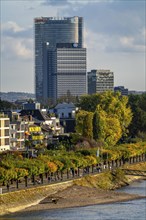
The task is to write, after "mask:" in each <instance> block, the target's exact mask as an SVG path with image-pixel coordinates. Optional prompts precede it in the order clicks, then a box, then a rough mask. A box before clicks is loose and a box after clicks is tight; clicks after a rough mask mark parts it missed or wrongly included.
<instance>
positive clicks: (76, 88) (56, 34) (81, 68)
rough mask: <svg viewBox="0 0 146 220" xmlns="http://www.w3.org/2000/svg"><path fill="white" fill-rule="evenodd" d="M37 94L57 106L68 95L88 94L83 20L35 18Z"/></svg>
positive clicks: (39, 97) (42, 99)
mask: <svg viewBox="0 0 146 220" xmlns="http://www.w3.org/2000/svg"><path fill="white" fill-rule="evenodd" d="M34 22H35V92H36V99H37V100H38V101H40V102H43V101H46V100H48V99H51V100H53V101H54V102H55V101H56V100H57V99H58V98H59V97H61V96H63V95H66V94H67V93H68V92H69V93H70V94H71V95H73V96H80V95H82V94H86V93H87V72H86V48H83V18H82V17H68V18H54V17H41V18H35V20H34Z"/></svg>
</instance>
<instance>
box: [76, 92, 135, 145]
mask: <svg viewBox="0 0 146 220" xmlns="http://www.w3.org/2000/svg"><path fill="white" fill-rule="evenodd" d="M79 106H80V107H81V109H82V110H80V112H79V115H78V114H77V117H76V123H77V130H76V131H77V132H79V133H81V134H82V135H83V131H84V129H83V127H84V126H86V127H87V125H86V123H84V118H85V115H87V112H90V113H91V112H93V114H92V117H93V125H92V126H93V134H92V135H91V134H90V137H92V136H93V137H94V138H95V140H98V139H99V140H103V141H105V143H107V144H108V145H109V144H116V143H117V141H118V140H119V139H120V138H121V137H122V136H123V137H124V136H126V135H127V133H128V129H127V128H128V126H129V124H130V122H131V120H132V112H131V109H130V107H129V106H128V98H127V97H125V96H121V94H120V93H114V92H112V91H107V92H103V93H100V94H94V95H90V96H89V95H88V96H87V95H86V96H83V97H81V101H80V103H79ZM86 122H87V121H86ZM85 133H86V132H85Z"/></svg>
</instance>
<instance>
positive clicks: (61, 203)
mask: <svg viewBox="0 0 146 220" xmlns="http://www.w3.org/2000/svg"><path fill="white" fill-rule="evenodd" d="M144 198H146V196H140V195H137V194H128V193H124V192H115V191H109V190H101V189H97V188H90V187H87V186H79V185H73V186H69V187H68V188H66V189H64V190H63V191H59V192H57V193H55V194H51V195H49V196H48V197H46V198H45V199H43V200H41V201H39V202H38V204H34V205H31V206H30V207H27V208H25V209H21V210H19V211H18V210H17V213H16V215H19V214H20V213H22V212H23V214H25V212H27V213H28V212H33V211H45V210H54V209H67V208H76V207H85V206H92V205H101V204H111V203H116V202H125V201H130V200H136V199H144ZM52 199H56V200H57V203H56V204H55V203H53V202H52ZM15 211H16V210H13V213H14V212H15ZM11 214H12V212H11V213H10V214H6V215H4V216H9V215H11ZM14 214H15V213H14ZM12 215H13V214H12Z"/></svg>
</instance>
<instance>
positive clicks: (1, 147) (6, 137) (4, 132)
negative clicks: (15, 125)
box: [0, 113, 10, 152]
mask: <svg viewBox="0 0 146 220" xmlns="http://www.w3.org/2000/svg"><path fill="white" fill-rule="evenodd" d="M9 126H10V119H9V118H8V116H7V115H4V114H3V113H0V152H1V151H6V150H10V134H9Z"/></svg>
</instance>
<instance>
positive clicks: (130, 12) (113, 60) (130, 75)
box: [0, 0, 146, 93]
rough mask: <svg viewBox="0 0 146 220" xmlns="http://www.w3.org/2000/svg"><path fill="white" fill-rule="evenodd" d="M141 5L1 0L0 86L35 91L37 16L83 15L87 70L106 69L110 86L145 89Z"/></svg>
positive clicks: (114, 0) (145, 48)
mask: <svg viewBox="0 0 146 220" xmlns="http://www.w3.org/2000/svg"><path fill="white" fill-rule="evenodd" d="M145 6H146V2H145V1H144V0H140V1H138V0H135V1H134V0H131V1H130V0H129V1H126V0H121V1H120V0H106V1H101V0H99V1H96V0H94V1H93V0H90V1H89V0H82V1H79V0H59V1H55V0H42V1H40V0H38V1H34V0H29V1H13V0H12V1H10V0H7V1H4V0H1V29H2V33H1V77H0V78H1V91H2V92H10V91H16V92H33V93H34V39H33V37H34V30H33V28H34V26H33V22H34V18H35V17H41V16H43V17H45V16H46V17H48V16H49V17H71V16H81V17H83V18H84V25H85V28H84V29H85V39H84V43H85V47H86V48H87V71H91V70H92V69H109V70H111V71H112V72H114V78H115V81H114V82H115V83H114V86H121V85H122V86H125V88H128V89H129V90H136V91H145V90H146V84H145V80H146V76H145V51H146V44H145V32H146V27H145V17H146V11H145V10H146V8H145ZM16 8H17V10H16ZM19 17H20V19H19Z"/></svg>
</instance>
